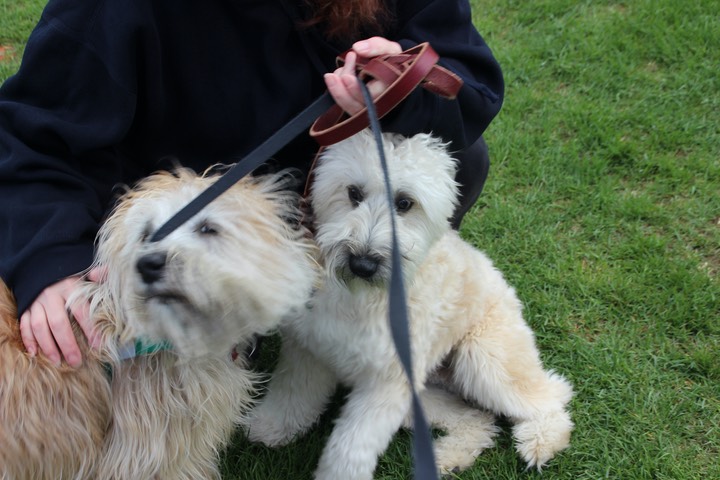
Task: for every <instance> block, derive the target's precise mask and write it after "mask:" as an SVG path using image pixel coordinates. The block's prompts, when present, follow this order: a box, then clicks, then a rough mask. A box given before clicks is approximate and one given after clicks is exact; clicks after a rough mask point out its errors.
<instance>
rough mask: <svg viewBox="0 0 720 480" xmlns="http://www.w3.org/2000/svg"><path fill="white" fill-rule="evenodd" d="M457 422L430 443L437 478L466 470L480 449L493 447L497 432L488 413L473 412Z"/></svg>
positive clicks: (480, 451)
mask: <svg viewBox="0 0 720 480" xmlns="http://www.w3.org/2000/svg"><path fill="white" fill-rule="evenodd" d="M458 420H459V421H458V422H457V424H454V425H451V428H448V429H447V432H446V435H444V436H442V437H440V438H438V439H437V440H435V443H434V449H435V461H436V463H437V467H438V472H439V473H440V474H441V475H447V474H449V473H458V472H461V471H463V470H466V469H467V468H469V467H471V466H472V465H473V464H474V463H475V459H476V458H477V456H478V455H480V453H482V451H483V450H485V449H486V448H490V447H492V446H493V445H494V444H495V441H494V437H495V434H496V433H497V432H498V429H497V427H495V425H494V417H493V416H492V415H491V414H490V413H487V412H483V411H480V410H475V409H473V411H470V412H469V413H467V412H466V413H465V414H464V415H462V416H461V417H459V418H458Z"/></svg>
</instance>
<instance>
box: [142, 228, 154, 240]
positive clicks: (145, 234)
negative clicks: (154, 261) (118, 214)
mask: <svg viewBox="0 0 720 480" xmlns="http://www.w3.org/2000/svg"><path fill="white" fill-rule="evenodd" d="M152 231H153V230H152V226H151V225H150V224H148V225H145V228H143V231H142V232H140V243H145V242H146V241H147V239H148V238H150V234H151V233H152Z"/></svg>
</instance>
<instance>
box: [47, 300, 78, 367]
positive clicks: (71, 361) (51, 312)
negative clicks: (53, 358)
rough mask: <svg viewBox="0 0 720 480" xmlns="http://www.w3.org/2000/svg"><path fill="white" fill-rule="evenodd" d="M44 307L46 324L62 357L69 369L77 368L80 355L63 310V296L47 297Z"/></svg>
mask: <svg viewBox="0 0 720 480" xmlns="http://www.w3.org/2000/svg"><path fill="white" fill-rule="evenodd" d="M44 307H45V312H46V314H47V324H48V325H49V326H50V331H51V332H52V336H53V338H54V339H55V343H56V344H57V346H58V348H59V349H60V352H61V353H62V356H63V357H65V361H66V362H67V363H68V365H70V366H71V367H79V366H80V365H81V364H82V355H81V353H80V347H78V344H77V340H76V339H75V333H74V332H73V329H72V325H71V324H70V317H69V316H68V312H67V310H66V308H65V298H64V297H63V296H51V297H48V298H47V299H46V302H45V303H44Z"/></svg>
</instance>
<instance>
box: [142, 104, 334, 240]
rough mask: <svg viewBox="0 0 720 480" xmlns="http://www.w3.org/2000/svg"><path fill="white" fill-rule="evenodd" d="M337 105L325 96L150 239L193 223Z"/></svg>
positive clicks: (271, 137)
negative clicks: (195, 217) (189, 221)
mask: <svg viewBox="0 0 720 480" xmlns="http://www.w3.org/2000/svg"><path fill="white" fill-rule="evenodd" d="M333 105H335V101H334V100H333V98H332V97H331V96H330V93H328V92H325V93H324V94H323V95H321V96H320V97H319V98H318V99H316V100H315V101H314V102H313V103H311V104H310V106H308V107H307V108H305V110H303V111H302V112H300V113H299V114H297V115H296V116H295V117H294V118H293V119H292V120H290V121H289V122H288V123H286V124H285V125H284V126H283V127H282V128H281V129H280V130H278V131H277V132H275V133H274V134H272V135H271V136H270V137H269V138H268V139H267V140H265V141H264V142H263V143H261V144H260V145H259V146H257V147H256V148H255V149H254V150H253V151H252V152H250V153H249V154H248V155H246V156H245V157H244V158H243V159H242V160H241V161H239V162H238V163H236V164H235V165H233V166H232V167H231V168H230V169H229V170H228V171H227V172H225V174H223V175H222V176H221V177H220V178H218V179H217V180H216V181H215V183H213V184H212V185H210V186H209V187H208V188H207V189H206V190H204V191H203V192H202V193H200V195H198V196H197V197H195V198H194V199H193V200H192V201H191V202H190V203H188V204H187V205H185V206H184V207H183V208H182V209H180V210H179V211H178V212H177V213H176V214H175V215H173V216H172V217H170V219H169V220H168V221H167V222H165V224H163V225H162V226H161V227H160V228H158V229H157V231H156V232H155V233H154V234H153V236H152V237H151V238H150V241H151V242H159V241H160V240H162V239H163V238H165V237H167V236H168V235H169V234H170V233H172V232H173V231H174V230H175V229H176V228H178V227H179V226H180V225H182V224H183V223H185V222H187V221H188V220H190V219H191V218H192V217H194V216H195V215H196V214H197V213H199V212H200V210H202V209H203V208H205V206H206V205H208V204H209V203H210V202H212V201H213V200H215V199H216V198H217V197H219V196H220V195H221V194H222V193H223V192H225V191H226V190H227V189H229V188H230V187H232V186H233V185H234V184H236V183H237V182H238V181H240V179H241V178H243V177H244V176H246V175H248V174H249V173H250V172H252V171H253V170H255V169H256V168H258V167H259V166H260V165H262V164H263V163H265V162H266V161H267V160H268V159H269V158H270V157H272V156H273V155H275V154H276V153H277V152H278V151H279V150H280V149H281V148H283V147H284V146H285V145H287V144H288V143H290V141H292V140H293V139H294V138H295V137H297V136H298V135H299V134H300V133H302V132H303V131H305V130H307V129H308V128H309V127H310V125H312V123H313V122H314V121H315V119H317V118H318V117H319V116H321V115H322V114H323V113H325V112H326V111H327V110H328V109H329V108H331V107H332V106H333Z"/></svg>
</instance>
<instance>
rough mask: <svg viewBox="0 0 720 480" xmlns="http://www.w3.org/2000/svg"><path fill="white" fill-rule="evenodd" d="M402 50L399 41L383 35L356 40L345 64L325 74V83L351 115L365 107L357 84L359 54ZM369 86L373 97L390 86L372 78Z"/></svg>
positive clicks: (365, 54) (385, 53) (368, 55)
mask: <svg viewBox="0 0 720 480" xmlns="http://www.w3.org/2000/svg"><path fill="white" fill-rule="evenodd" d="M401 52H402V47H401V46H400V44H399V43H397V42H392V41H390V40H388V39H386V38H382V37H372V38H368V39H367V40H361V41H359V42H355V43H354V44H353V46H352V51H351V52H348V54H347V56H346V57H345V64H344V65H343V66H342V67H340V68H338V69H337V70H335V71H334V72H333V73H326V74H325V85H326V86H327V89H328V92H330V95H331V96H332V97H333V99H334V100H335V103H337V104H338V106H339V107H340V108H342V109H343V110H344V111H345V112H346V113H348V114H349V115H354V114H356V113H357V112H359V111H360V110H362V109H363V108H364V107H365V102H364V100H363V95H362V91H361V90H360V87H359V86H358V84H357V76H356V75H355V61H356V59H357V55H361V56H363V57H377V56H379V55H396V54H398V53H401ZM367 86H368V90H369V91H370V95H371V96H372V97H373V98H376V97H377V96H378V95H380V94H381V93H382V92H383V91H385V89H387V88H388V87H389V85H387V84H386V83H384V82H382V81H380V80H371V81H370V82H368V84H367Z"/></svg>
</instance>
